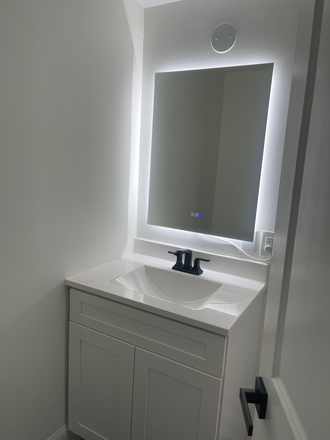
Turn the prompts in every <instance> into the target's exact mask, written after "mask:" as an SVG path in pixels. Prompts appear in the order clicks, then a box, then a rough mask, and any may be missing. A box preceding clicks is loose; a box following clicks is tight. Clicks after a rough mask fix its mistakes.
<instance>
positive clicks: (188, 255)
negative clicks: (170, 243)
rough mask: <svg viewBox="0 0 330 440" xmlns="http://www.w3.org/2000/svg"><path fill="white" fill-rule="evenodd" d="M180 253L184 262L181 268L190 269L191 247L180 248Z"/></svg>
mask: <svg viewBox="0 0 330 440" xmlns="http://www.w3.org/2000/svg"><path fill="white" fill-rule="evenodd" d="M181 255H184V264H183V269H185V270H191V268H192V265H191V262H192V251H191V249H182V250H181Z"/></svg>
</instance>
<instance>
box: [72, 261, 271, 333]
mask: <svg viewBox="0 0 330 440" xmlns="http://www.w3.org/2000/svg"><path fill="white" fill-rule="evenodd" d="M172 265H173V263H171V262H170V261H169V260H162V259H159V258H154V257H150V256H146V255H142V254H132V255H130V256H127V257H125V258H121V259H119V260H115V261H112V262H110V263H106V264H103V265H101V266H98V267H95V268H93V269H89V270H87V271H85V272H82V273H80V274H77V275H74V276H72V277H68V278H66V279H65V284H66V285H67V286H70V287H72V288H75V289H77V290H82V291H84V292H88V293H91V294H93V295H97V296H100V297H103V298H106V299H109V300H112V301H116V302H119V303H122V304H126V305H128V306H131V307H136V308H138V309H141V310H144V311H146V312H149V313H154V314H158V315H160V316H164V317H166V318H169V319H172V320H175V321H179V322H183V323H186V324H189V325H192V326H195V327H198V328H202V329H204V330H208V331H211V332H213V333H217V334H220V335H223V336H227V335H228V334H229V333H230V332H231V331H232V329H233V328H234V326H235V324H236V323H237V322H238V320H239V319H240V318H241V317H242V316H243V315H244V313H245V312H246V310H247V308H248V307H249V306H250V304H251V303H252V302H253V301H254V300H255V298H257V297H258V296H259V295H260V294H262V293H263V292H264V290H265V288H266V285H265V283H264V282H260V281H256V280H254V279H249V278H246V277H240V276H237V275H232V274H226V273H222V272H220V271H214V270H208V269H205V268H204V267H203V270H204V273H203V274H202V275H201V276H200V277H196V278H201V279H205V280H208V281H211V282H215V283H220V284H221V288H220V289H219V291H218V293H217V295H215V296H214V297H212V298H211V299H210V300H209V301H206V302H205V304H203V305H199V306H198V307H196V308H194V307H192V306H187V305H186V304H184V303H183V304H181V303H178V302H173V301H170V300H165V299H162V298H157V297H152V296H149V295H145V294H143V293H142V292H141V291H140V292H139V291H136V290H134V289H130V288H127V287H125V286H122V285H119V284H118V285H116V284H115V283H112V282H111V281H112V280H114V279H116V278H118V277H121V276H123V275H125V274H127V273H129V272H131V271H133V270H134V269H138V268H140V267H142V266H151V267H155V268H158V269H162V270H165V271H171V270H172V269H171V268H172ZM177 273H179V274H182V276H185V277H195V275H190V274H184V273H181V272H177Z"/></svg>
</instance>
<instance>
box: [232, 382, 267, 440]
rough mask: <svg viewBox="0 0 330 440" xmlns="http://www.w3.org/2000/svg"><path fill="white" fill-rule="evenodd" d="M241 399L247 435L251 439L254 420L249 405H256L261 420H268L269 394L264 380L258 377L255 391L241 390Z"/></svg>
mask: <svg viewBox="0 0 330 440" xmlns="http://www.w3.org/2000/svg"><path fill="white" fill-rule="evenodd" d="M239 398H240V401H241V405H242V410H243V416H244V420H245V426H246V430H247V435H248V436H249V437H251V436H252V433H253V423H252V418H251V414H250V410H249V406H248V403H254V404H255V405H256V408H257V413H258V416H259V419H265V418H266V409H267V398H268V394H267V391H266V388H265V384H264V381H263V380H262V378H261V377H256V383H255V389H254V390H252V389H249V388H240V390H239Z"/></svg>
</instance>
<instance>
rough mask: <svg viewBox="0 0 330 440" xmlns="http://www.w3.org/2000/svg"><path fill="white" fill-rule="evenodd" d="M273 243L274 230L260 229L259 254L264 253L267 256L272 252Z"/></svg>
mask: <svg viewBox="0 0 330 440" xmlns="http://www.w3.org/2000/svg"><path fill="white" fill-rule="evenodd" d="M273 245H274V232H270V231H262V233H261V241H260V255H265V256H267V257H269V254H272V252H273ZM266 247H267V248H269V249H268V251H266Z"/></svg>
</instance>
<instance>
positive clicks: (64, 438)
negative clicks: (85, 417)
mask: <svg viewBox="0 0 330 440" xmlns="http://www.w3.org/2000/svg"><path fill="white" fill-rule="evenodd" d="M47 440H81V439H80V437H79V436H78V435H77V434H74V433H73V432H71V431H69V430H68V425H64V426H63V427H62V428H61V429H59V430H58V431H56V432H55V434H53V435H51V436H50V437H49V438H48V439H47Z"/></svg>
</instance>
